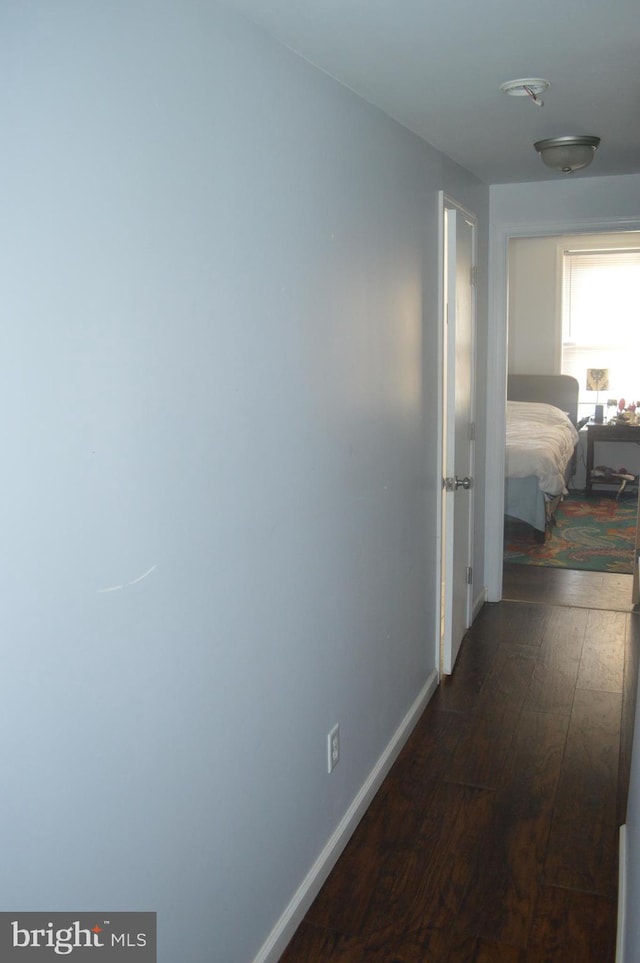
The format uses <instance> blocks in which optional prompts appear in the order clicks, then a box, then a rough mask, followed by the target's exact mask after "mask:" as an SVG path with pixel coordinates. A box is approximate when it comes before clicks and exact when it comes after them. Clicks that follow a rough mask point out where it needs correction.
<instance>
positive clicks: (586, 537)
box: [504, 494, 638, 575]
mask: <svg viewBox="0 0 640 963" xmlns="http://www.w3.org/2000/svg"><path fill="white" fill-rule="evenodd" d="M637 510H638V503H637V499H636V497H635V496H627V497H625V498H621V499H620V501H618V502H617V501H616V500H615V497H614V496H613V495H596V496H593V495H592V496H591V498H588V499H587V498H583V497H582V496H580V495H579V494H578V495H568V496H567V497H566V498H565V499H564V501H563V502H562V504H561V505H560V506H559V508H558V511H557V512H556V522H557V524H556V525H555V526H554V528H553V529H552V531H551V535H550V536H547V540H546V541H545V543H544V545H538V544H537V543H536V542H535V541H534V540H533V535H532V531H531V529H530V528H528V527H527V526H525V525H520V524H518V523H516V522H513V523H512V522H509V523H507V525H506V526H505V544H504V560H505V562H516V563H519V564H521V565H546V566H550V567H552V568H573V569H581V570H584V571H589V572H617V573H619V574H624V575H631V574H633V559H634V545H635V535H636V515H637Z"/></svg>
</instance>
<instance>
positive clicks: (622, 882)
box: [616, 826, 627, 963]
mask: <svg viewBox="0 0 640 963" xmlns="http://www.w3.org/2000/svg"><path fill="white" fill-rule="evenodd" d="M618 846H619V850H620V856H619V860H618V930H617V934H616V963H625V952H624V934H625V929H626V913H627V827H626V826H621V827H620V838H619V842H618Z"/></svg>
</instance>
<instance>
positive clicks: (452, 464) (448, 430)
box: [440, 198, 475, 674]
mask: <svg viewBox="0 0 640 963" xmlns="http://www.w3.org/2000/svg"><path fill="white" fill-rule="evenodd" d="M443 217H444V255H445V256H444V302H445V303H444V318H443V323H444V326H445V331H444V336H443V339H442V342H443V355H444V357H443V432H442V440H443V451H442V465H443V475H444V477H443V492H442V564H441V571H442V586H441V626H440V630H441V650H440V652H441V655H440V667H441V671H442V672H444V673H445V674H450V673H451V672H453V667H454V665H455V661H456V657H457V655H458V651H459V649H460V644H461V642H462V638H463V636H464V634H465V631H466V630H467V629H468V627H469V626H470V625H471V617H472V602H473V571H472V559H473V449H474V433H475V429H474V395H475V390H474V388H475V386H474V350H475V344H474V341H475V338H474V334H475V222H474V220H473V217H472V216H471V215H469V214H467V213H466V212H465V211H463V210H462V209H461V208H459V207H457V206H456V205H454V204H453V202H450V201H448V200H447V199H446V198H445V199H444V207H443Z"/></svg>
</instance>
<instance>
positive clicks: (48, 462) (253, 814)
mask: <svg viewBox="0 0 640 963" xmlns="http://www.w3.org/2000/svg"><path fill="white" fill-rule="evenodd" d="M0 18H1V22H0V63H1V64H2V67H1V69H2V89H3V93H2V98H1V100H0V112H1V113H0V118H1V121H2V132H3V148H2V151H1V152H0V174H1V176H2V186H3V214H2V218H1V220H0V265H1V270H2V311H3V323H2V325H1V326H0V339H1V340H0V366H1V370H0V397H1V399H2V411H3V417H2V427H1V441H2V455H3V458H2V461H3V466H4V469H3V499H2V508H1V509H0V511H1V513H2V522H1V526H0V527H1V530H2V543H3V546H4V551H3V553H2V567H1V570H0V578H1V585H2V606H1V607H0V612H1V616H0V617H1V627H2V638H3V664H2V672H1V673H0V705H2V710H3V719H4V725H3V727H2V732H1V734H0V758H1V759H2V768H3V774H4V779H3V785H4V789H3V792H2V794H0V850H1V852H2V864H3V869H2V873H1V874H0V908H2V909H15V910H32V909H41V908H48V909H51V910H57V909H59V910H79V909H95V908H98V907H100V908H108V909H114V910H115V909H123V910H126V909H136V908H140V909H152V910H157V911H158V913H159V933H160V944H161V951H160V955H159V960H160V963H175V961H178V960H180V961H181V963H204V961H205V960H206V961H209V960H212V961H213V960H215V961H216V963H218V961H220V963H247V961H248V960H250V959H251V958H252V957H253V956H254V954H255V953H256V952H257V950H258V948H259V947H260V946H261V944H262V943H263V941H264V940H265V938H266V936H267V934H268V933H269V932H270V930H271V928H272V927H273V925H274V924H275V922H276V921H277V919H278V918H279V916H280V914H281V913H282V912H283V910H284V909H285V907H286V905H287V904H288V902H289V900H290V899H291V896H292V894H293V893H294V891H295V890H296V888H297V887H298V886H299V885H300V883H301V881H302V879H303V878H304V876H305V874H306V873H307V871H308V870H309V868H310V867H311V865H312V863H313V861H314V860H315V859H316V857H317V855H318V853H319V852H320V850H321V849H322V847H323V846H324V845H325V843H326V841H327V839H328V837H329V836H330V835H331V833H332V832H333V831H334V830H335V828H336V825H337V824H338V822H339V821H340V819H341V818H342V816H343V814H344V812H345V810H346V809H347V807H348V805H349V804H350V803H351V801H352V799H353V798H354V796H355V795H356V793H357V791H358V790H359V788H360V787H361V786H362V784H363V782H364V780H365V778H366V777H367V775H368V774H369V773H370V771H371V769H372V767H373V766H374V764H375V763H376V761H377V760H378V758H379V756H380V754H381V753H382V751H383V749H384V748H385V746H386V745H387V743H388V741H389V740H390V738H391V736H392V735H393V733H394V731H395V730H396V728H397V726H398V725H399V723H400V721H401V720H402V718H403V717H404V715H405V713H406V711H407V709H408V708H409V706H410V705H411V704H412V702H413V700H414V699H415V698H416V695H417V693H418V692H419V691H420V689H421V687H422V686H423V685H424V682H425V679H426V678H427V677H428V675H429V673H430V671H431V670H432V669H433V668H434V664H435V644H434V642H435V640H434V593H435V569H434V559H435V554H434V552H435V548H434V539H435V524H436V519H435V502H436V486H437V483H438V479H437V478H436V476H435V470H434V465H435V439H436V425H435V421H434V418H433V412H434V411H435V402H436V386H435V379H434V378H433V377H432V375H433V373H434V372H435V364H436V359H435V354H436V353H435V344H436V338H435V333H436V323H437V298H436V285H437V258H436V255H437V245H436V238H437V217H436V211H437V191H438V190H439V189H441V188H445V189H448V190H449V191H451V193H453V194H454V196H457V197H458V199H459V200H461V201H462V202H463V203H466V204H467V205H468V206H470V207H473V208H475V210H476V212H477V213H479V214H480V215H482V214H483V213H484V207H485V206H486V203H487V200H488V190H486V189H484V188H480V187H479V186H478V185H477V184H476V183H475V182H474V181H473V179H472V178H470V177H469V176H468V175H466V174H465V173H464V172H463V171H460V170H459V169H458V168H456V167H455V166H454V165H453V164H450V163H449V162H448V161H446V159H445V158H443V157H442V156H441V155H439V154H438V153H437V152H436V151H434V150H433V149H431V148H430V147H428V146H427V145H425V144H424V143H423V142H421V141H419V140H418V139H417V138H416V137H414V136H413V135H411V134H409V133H408V132H406V131H404V130H403V129H402V128H400V127H399V126H398V125H396V124H394V123H393V122H391V121H390V120H388V119H387V118H385V117H384V116H383V115H382V114H381V113H380V112H379V111H377V110H375V109H374V108H372V107H370V106H369V105H367V104H365V103H364V102H363V101H361V100H359V99H358V98H356V97H355V96H354V95H353V94H351V93H350V92H349V91H347V90H346V89H344V88H342V87H340V86H339V85H338V84H336V83H335V82H334V81H332V80H331V79H330V78H328V77H327V76H325V75H324V74H322V73H320V72H318V71H316V70H314V69H313V68H311V67H310V66H309V65H308V64H306V63H304V62H303V61H301V60H298V59H297V58H295V57H294V56H293V55H292V54H290V53H289V52H287V51H285V50H284V49H282V48H279V47H277V46H276V45H275V44H272V43H271V42H270V41H268V40H266V38H263V37H262V35H261V34H260V33H258V32H257V31H255V30H254V29H253V28H250V27H249V26H248V25H244V24H242V23H240V22H238V21H236V20H233V19H227V17H226V16H223V15H222V14H219V13H218V12H214V9H213V8H212V7H211V5H210V4H205V3H198V2H196V0H187V2H185V0H165V2H153V3H152V2H150V0H133V2H130V0H126V2H125V0H111V2H109V3H101V4H95V3H86V2H84V0H57V2H55V3H51V2H48V0H33V2H24V0H6V2H5V3H4V4H3V6H2V11H1V13H0ZM485 227H486V226H485ZM484 229H485V228H483V231H484ZM482 237H484V234H483V235H482ZM481 262H482V263H485V264H486V245H485V244H484V241H483V240H482V251H481ZM481 283H482V285H483V287H486V285H485V281H484V278H482V279H481ZM485 298H486V295H485V294H482V297H481V301H482V303H481V308H480V324H481V327H482V326H484V327H486V308H485V307H484V306H483V305H484V300H485ZM481 340H484V339H483V336H482V333H481ZM482 350H483V349H482V348H481V356H482ZM480 380H481V384H482V379H480ZM479 485H480V492H481V491H482V483H481V480H479ZM478 501H479V504H480V502H481V498H480V497H479V500H478ZM479 525H481V520H480V521H479ZM479 578H480V579H481V578H482V573H481V572H479ZM335 722H338V723H339V724H340V726H341V733H342V758H341V761H340V764H339V766H338V768H337V769H336V770H335V772H334V773H333V774H332V776H331V777H329V776H327V775H326V772H325V747H326V734H327V732H328V730H329V728H330V727H331V726H332V725H333V724H334V723H335Z"/></svg>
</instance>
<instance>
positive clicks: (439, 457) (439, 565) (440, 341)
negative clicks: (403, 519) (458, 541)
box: [434, 191, 478, 677]
mask: <svg viewBox="0 0 640 963" xmlns="http://www.w3.org/2000/svg"><path fill="white" fill-rule="evenodd" d="M445 208H455V210H456V211H459V212H460V213H461V214H463V215H464V217H466V218H468V219H469V220H470V221H472V222H473V225H474V230H473V263H474V265H477V263H478V226H477V225H478V219H477V217H476V215H475V214H474V213H473V212H472V211H470V210H468V208H466V207H464V206H463V205H462V204H460V203H459V202H458V201H456V200H455V199H454V198H453V197H451V196H450V195H449V194H446V193H445V192H444V191H438V338H437V409H436V426H437V440H436V493H437V494H436V566H435V568H436V589H435V599H436V605H435V632H434V637H435V647H436V651H435V664H436V666H437V667H438V675H439V677H440V676H441V675H442V637H443V621H442V620H443V618H444V609H445V607H444V605H443V591H442V579H443V557H444V551H445V545H444V542H443V531H442V512H443V508H444V498H443V489H442V484H441V482H442V479H443V477H444V459H443V453H444V444H445V437H444V357H445V311H446V292H445V270H444V268H445V230H444V222H445ZM472 311H473V319H472V324H473V332H474V336H473V342H472V353H471V364H472V371H473V386H472V401H471V404H472V418H473V419H475V417H476V357H477V339H476V323H477V295H476V292H475V290H474V297H473V304H472ZM473 535H474V519H473V515H472V517H471V532H470V538H471V539H472V546H473ZM472 552H473V547H472Z"/></svg>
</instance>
